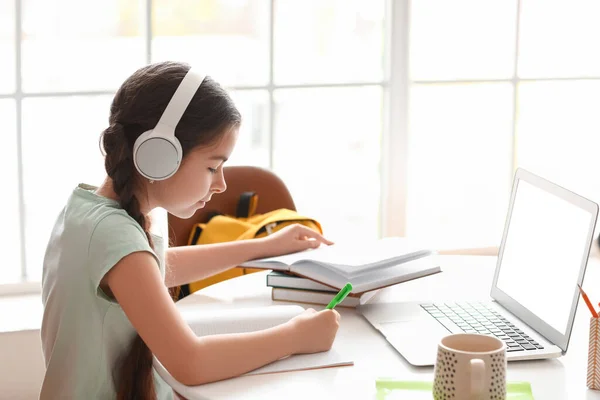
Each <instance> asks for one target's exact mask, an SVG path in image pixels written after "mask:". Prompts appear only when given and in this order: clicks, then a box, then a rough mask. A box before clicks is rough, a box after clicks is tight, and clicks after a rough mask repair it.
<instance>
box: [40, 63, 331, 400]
mask: <svg viewBox="0 0 600 400" xmlns="http://www.w3.org/2000/svg"><path fill="white" fill-rule="evenodd" d="M188 70H189V67H188V66H187V65H185V64H181V63H173V62H165V63H158V64H153V65H150V66H146V67H144V68H141V69H139V70H138V71H136V72H135V73H134V74H133V75H132V76H131V77H129V78H128V79H127V80H126V81H125V82H124V83H123V85H122V86H121V87H120V89H119V90H118V91H117V93H116V95H115V97H114V99H113V102H112V105H111V108H110V118H109V122H110V126H109V127H108V128H106V130H105V131H104V132H103V134H102V144H103V148H104V152H105V168H106V173H107V175H108V176H107V178H106V179H105V181H104V182H103V183H102V185H101V186H100V187H98V188H94V187H91V186H88V185H83V184H81V185H79V186H78V187H77V188H75V189H74V191H73V193H72V194H71V196H70V198H69V200H68V202H67V204H66V206H65V208H64V209H63V211H62V212H61V214H60V216H59V218H58V220H57V222H56V225H55V227H54V229H53V231H52V235H51V238H50V241H49V244H48V248H47V251H46V256H45V260H44V273H43V280H42V291H43V302H44V318H43V323H42V332H41V336H42V347H43V350H44V358H45V361H46V367H47V370H46V375H45V377H44V382H43V385H42V391H41V395H40V397H41V398H42V399H58V398H70V399H92V398H94V399H108V398H118V399H144V400H146V399H167V398H172V397H173V392H172V390H171V389H170V388H169V387H168V386H167V385H166V383H165V382H164V381H162V380H161V379H160V377H159V376H158V375H157V374H156V373H155V372H154V370H153V368H152V357H153V355H155V356H156V357H157V358H158V360H160V362H161V363H162V364H163V365H164V366H165V368H166V369H167V370H168V371H169V372H170V373H171V375H172V376H173V377H175V378H176V379H177V380H178V381H180V382H182V383H184V384H187V385H198V384H202V383H207V382H212V381H218V380H221V379H226V378H230V377H234V376H237V375H240V374H243V373H245V372H247V371H250V370H252V369H255V368H258V367H260V366H263V365H265V364H268V363H270V362H272V361H275V360H277V359H279V358H282V357H284V356H287V355H290V354H296V353H312V352H319V351H325V350H328V349H329V348H330V347H331V345H332V343H333V340H334V338H335V335H336V332H337V329H338V325H339V314H338V313H337V312H336V311H333V310H324V311H320V312H315V311H314V310H307V311H306V312H305V313H303V314H301V315H300V316H298V317H296V318H294V319H292V320H290V321H289V322H287V323H285V324H282V325H279V326H277V327H274V328H271V329H266V330H263V331H259V332H253V333H244V334H231V335H215V336H210V337H202V338H198V337H196V336H195V335H194V333H193V332H192V330H191V329H190V328H189V326H188V325H187V324H186V323H185V321H184V320H183V319H182V317H181V315H180V314H179V312H178V311H177V308H176V307H175V304H174V302H173V300H172V299H171V297H170V295H169V292H168V288H169V287H174V286H177V285H181V284H183V283H187V282H192V281H196V280H199V279H203V278H206V277H208V276H210V275H213V274H216V273H219V272H221V271H224V270H226V269H228V268H231V267H233V266H236V265H239V264H241V263H243V262H244V261H247V260H249V259H253V258H259V257H266V256H273V255H279V254H285V253H290V252H295V251H300V250H304V249H308V248H311V247H317V246H319V245H320V244H321V243H325V244H330V242H329V241H327V240H326V239H324V238H323V237H322V236H320V235H319V234H318V233H316V232H314V231H312V230H310V229H308V228H306V227H303V226H300V225H293V226H290V227H287V228H286V229H283V230H281V231H279V232H277V233H275V234H273V235H271V236H269V237H266V238H263V239H253V240H248V241H237V242H230V243H221V244H214V245H204V246H190V247H183V248H171V249H166V250H163V249H164V247H165V244H164V243H163V241H162V239H161V238H160V237H157V236H154V235H152V234H151V233H150V222H151V221H149V217H148V214H149V213H150V212H151V211H152V210H153V209H154V208H157V207H162V208H164V209H166V210H167V211H168V212H169V213H171V214H173V215H176V216H178V217H180V218H189V217H191V216H192V215H193V214H194V213H195V211H196V210H197V209H199V208H201V207H204V205H205V204H206V202H208V201H210V198H211V196H212V195H213V194H214V193H220V192H222V191H224V190H225V188H226V185H225V180H224V177H223V164H224V163H225V161H226V160H227V158H228V157H229V155H230V154H231V152H232V151H233V148H234V146H235V143H236V140H237V136H238V130H239V126H240V121H241V117H240V114H239V112H238V110H237V109H236V108H235V106H234V104H233V102H232V100H231V99H230V98H229V96H228V95H227V93H226V92H225V91H224V90H223V89H222V88H221V87H220V86H219V85H218V84H217V83H216V82H214V81H213V80H212V79H210V78H208V77H207V78H205V79H204V80H203V81H202V83H201V85H200V86H199V88H198V90H197V91H196V92H195V94H193V98H192V100H191V102H190V103H189V105H188V106H187V108H186V109H185V112H184V113H183V116H182V117H181V120H180V121H179V123H178V124H177V127H176V130H175V135H176V137H177V138H178V139H179V142H180V143H181V148H182V151H183V160H182V162H181V164H180V167H179V169H178V170H177V172H176V173H175V174H174V175H173V176H171V177H170V178H167V179H165V180H160V181H156V182H154V181H152V180H148V179H146V178H144V177H143V176H142V175H141V174H140V173H139V172H138V170H137V168H136V165H135V164H134V154H133V150H134V146H135V143H136V139H137V138H138V137H139V136H140V135H141V134H142V133H144V132H146V131H148V130H150V129H153V128H154V127H155V126H156V125H157V123H158V121H159V118H160V117H161V115H162V113H163V111H164V110H165V108H166V106H167V104H168V103H169V100H170V99H171V97H172V96H173V94H174V93H175V90H176V89H177V88H178V86H179V84H180V83H181V82H182V80H183V78H184V76H186V74H187V72H188ZM165 265H168V268H167V273H165Z"/></svg>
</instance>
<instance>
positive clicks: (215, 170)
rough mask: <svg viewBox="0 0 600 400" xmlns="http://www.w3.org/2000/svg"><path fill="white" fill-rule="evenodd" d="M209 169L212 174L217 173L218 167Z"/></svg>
mask: <svg viewBox="0 0 600 400" xmlns="http://www.w3.org/2000/svg"><path fill="white" fill-rule="evenodd" d="M208 170H209V171H210V173H211V174H216V173H217V169H216V168H208Z"/></svg>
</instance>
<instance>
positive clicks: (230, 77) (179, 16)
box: [152, 0, 270, 86]
mask: <svg viewBox="0 0 600 400" xmlns="http://www.w3.org/2000/svg"><path fill="white" fill-rule="evenodd" d="M269 8H270V2H269V0H243V1H227V0H211V1H195V2H194V1H189V0H155V1H153V2H152V16H153V21H152V29H153V33H154V38H153V40H152V59H153V61H163V60H175V61H185V62H189V63H191V64H193V65H195V66H197V67H199V68H201V69H203V70H204V71H206V73H207V75H210V76H212V77H214V78H215V79H216V80H217V81H219V82H220V83H221V84H224V85H227V86H234V85H264V84H266V83H267V81H268V77H269V36H268V35H269Z"/></svg>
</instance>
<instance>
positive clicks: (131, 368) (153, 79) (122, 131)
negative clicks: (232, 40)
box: [101, 62, 241, 400]
mask: <svg viewBox="0 0 600 400" xmlns="http://www.w3.org/2000/svg"><path fill="white" fill-rule="evenodd" d="M189 68H190V66H189V65H187V64H184V63H176V62H162V63H156V64H152V65H148V66H145V67H143V68H140V69H138V70H137V71H135V72H134V73H133V74H132V75H131V76H130V77H129V78H128V79H127V80H126V81H125V82H124V83H123V84H122V85H121V87H120V88H119V90H118V91H117V93H116V94H115V97H114V99H113V101H112V105H111V107H110V117H109V124H110V125H109V127H108V128H106V129H105V130H104V132H103V133H102V141H101V143H102V146H103V148H104V153H105V154H106V155H105V162H104V164H105V168H106V173H107V174H108V176H109V177H110V178H111V180H112V185H113V189H114V191H115V193H116V195H117V197H118V200H119V203H120V205H121V207H122V208H123V209H124V210H125V211H127V213H128V214H129V215H130V216H131V217H132V218H133V219H135V220H136V221H137V222H138V223H139V224H140V226H141V227H142V228H143V229H144V231H145V232H146V236H147V238H148V242H149V243H150V246H153V243H152V238H151V236H150V232H149V228H150V227H149V226H148V221H147V220H146V216H144V214H143V213H142V212H141V211H140V202H139V199H138V198H137V197H136V193H137V191H138V189H139V188H140V186H141V176H140V175H139V174H138V173H137V170H136V169H135V166H134V164H133V156H132V153H133V145H134V143H135V140H136V139H137V137H138V136H139V135H140V134H142V133H143V132H145V131H147V130H150V129H152V128H154V126H156V124H157V123H158V120H159V118H160V116H161V115H162V113H163V111H164V110H165V108H166V107H167V104H168V102H169V100H170V99H171V97H172V96H173V94H174V93H175V90H176V89H177V86H178V85H179V83H180V82H181V80H182V79H183V77H184V76H185V74H186V73H187V72H188V70H189ZM240 122H241V116H240V113H239V111H238V110H237V109H236V107H235V105H234V103H233V101H232V100H231V98H230V97H229V96H228V94H227V92H226V91H225V90H224V89H223V88H222V87H221V86H219V84H218V83H216V82H215V81H214V80H212V79H211V78H210V77H206V78H205V79H204V81H203V82H202V85H200V88H199V89H198V91H197V92H196V94H195V96H194V98H193V99H192V101H191V103H190V104H189V106H188V107H187V109H186V111H185V113H184V115H183V117H182V118H181V121H180V122H179V124H178V125H177V128H176V130H175V136H177V138H178V139H179V142H180V143H181V147H182V149H183V157H184V159H185V156H186V154H188V153H189V151H190V150H192V149H194V148H195V147H197V146H209V145H212V144H213V143H215V142H217V141H218V140H219V139H220V138H221V137H222V135H223V134H224V132H226V131H227V130H228V129H229V128H231V127H233V126H237V125H239V124H240ZM115 367H116V368H117V370H116V372H117V374H116V382H115V385H116V388H117V399H119V400H133V399H144V400H152V399H156V391H155V387H154V380H153V374H152V353H151V352H150V349H149V348H148V346H146V343H144V341H143V340H142V339H141V337H140V336H139V335H137V336H136V337H135V339H134V340H133V342H132V343H131V347H130V349H129V351H128V353H127V354H125V355H124V357H123V358H122V360H121V361H120V365H116V366H115Z"/></svg>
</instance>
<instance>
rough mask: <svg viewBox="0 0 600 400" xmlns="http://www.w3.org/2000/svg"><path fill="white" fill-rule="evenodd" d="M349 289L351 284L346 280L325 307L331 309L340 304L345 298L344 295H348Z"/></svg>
mask: <svg viewBox="0 0 600 400" xmlns="http://www.w3.org/2000/svg"><path fill="white" fill-rule="evenodd" d="M351 291H352V284H351V283H350V282H348V283H346V285H345V286H344V287H343V288H342V289H341V290H340V291H339V292H338V294H336V295H335V297H334V298H333V299H331V301H330V302H329V304H327V307H325V308H327V309H328V310H332V309H333V308H334V307H335V306H337V305H338V304H340V303H341V302H342V301H343V300H344V299H345V298H346V296H348V294H350V292H351Z"/></svg>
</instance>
